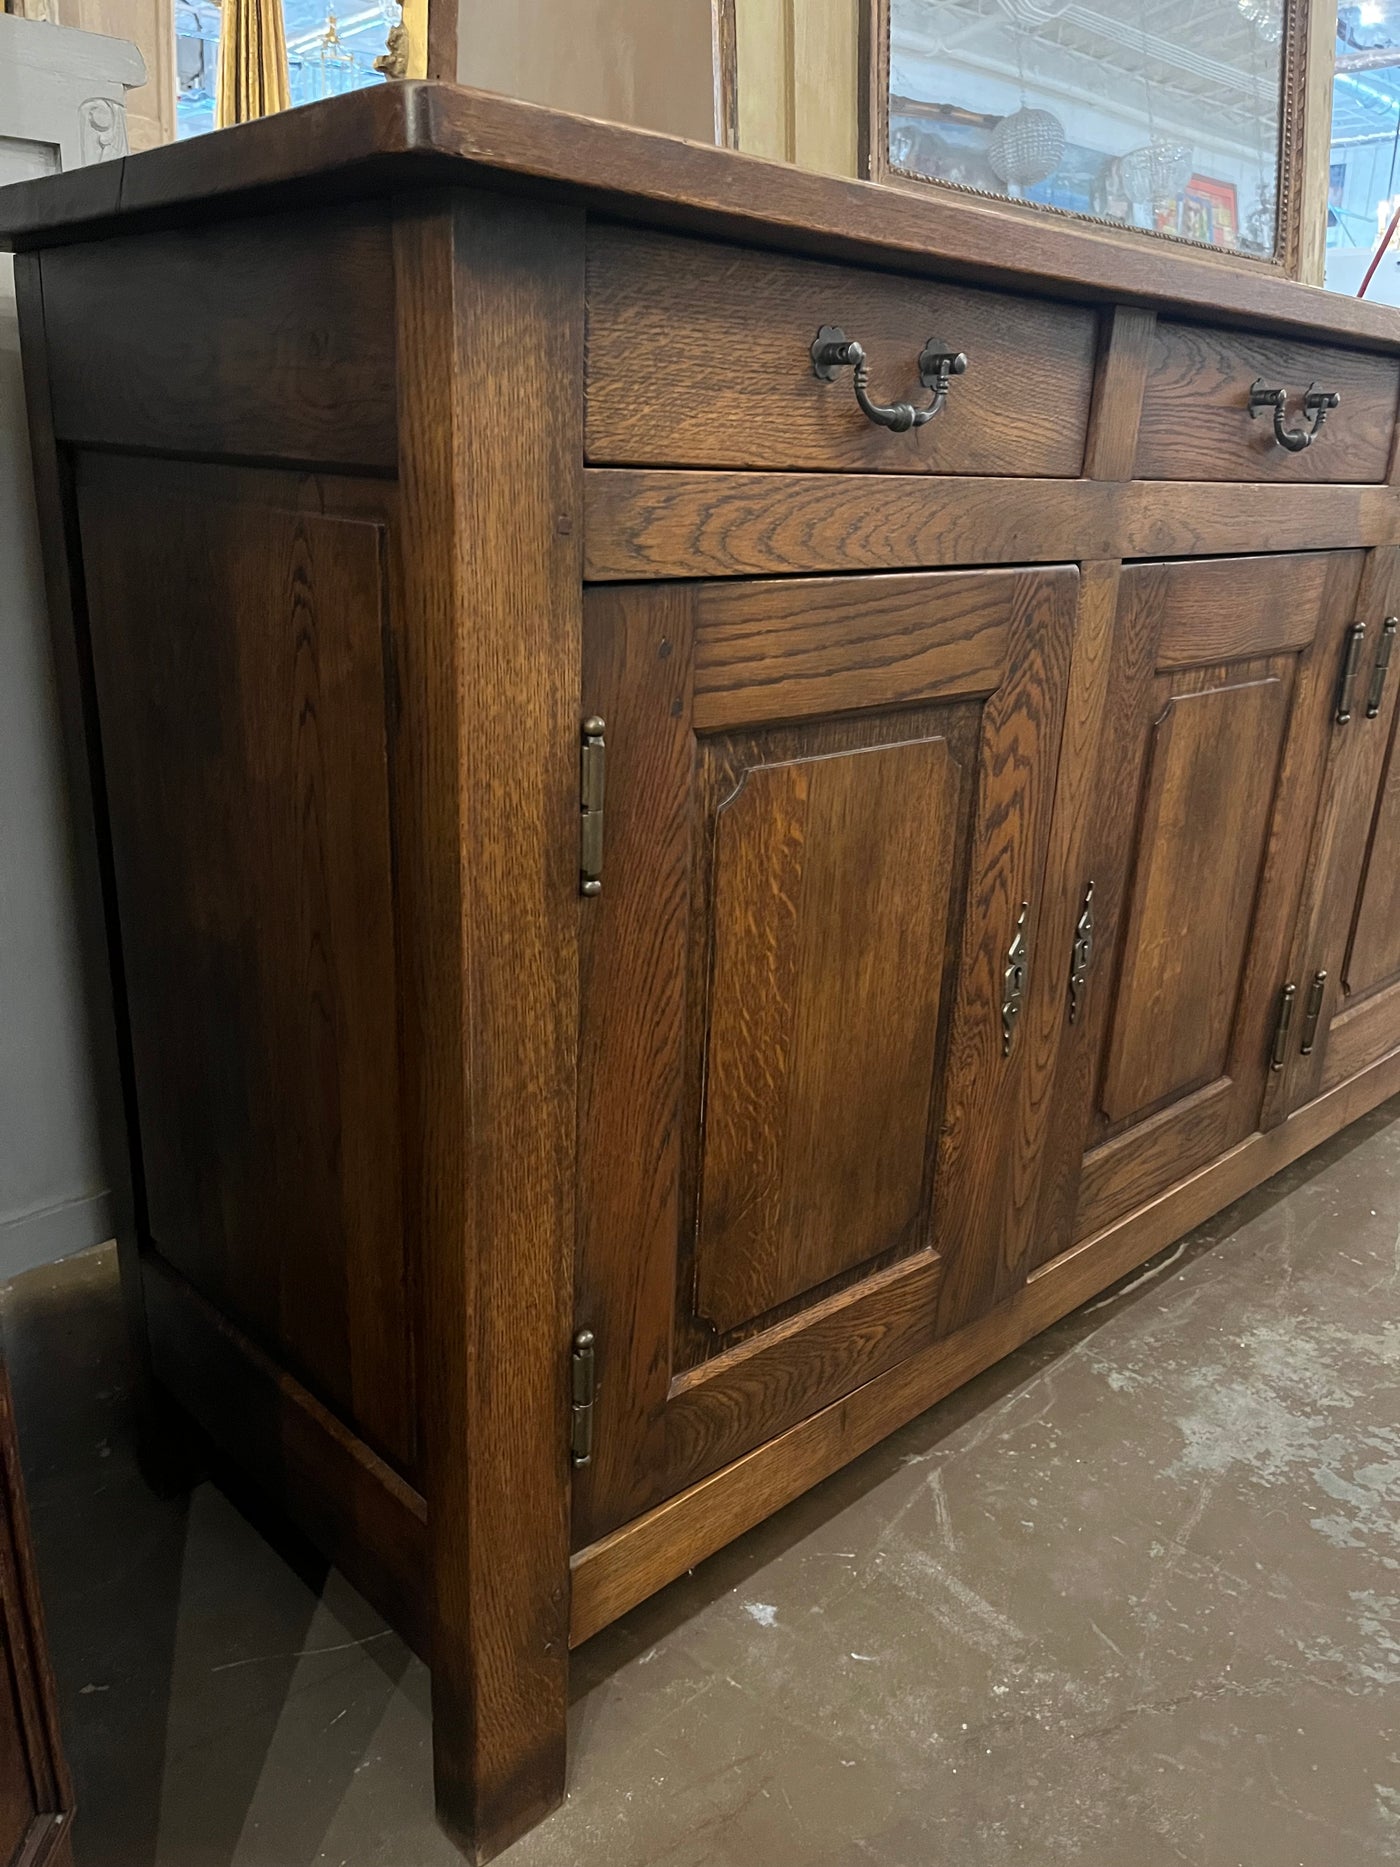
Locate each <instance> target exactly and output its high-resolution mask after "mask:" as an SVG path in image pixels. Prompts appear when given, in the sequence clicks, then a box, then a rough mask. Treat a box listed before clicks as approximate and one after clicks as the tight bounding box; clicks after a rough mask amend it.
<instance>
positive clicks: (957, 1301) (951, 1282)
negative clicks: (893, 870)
mask: <svg viewBox="0 0 1400 1867" xmlns="http://www.w3.org/2000/svg"><path fill="white" fill-rule="evenodd" d="M1078 584H1079V576H1078V572H1077V571H1074V570H1069V569H1056V570H1046V571H1041V572H1036V573H1033V572H1026V573H1024V574H1023V575H1022V577H1021V578H1020V580H1019V582H1018V589H1017V601H1016V604H1015V611H1014V619H1013V623H1012V629H1011V636H1010V641H1009V643H1008V653H1007V673H1006V679H1005V680H1004V681H1003V682H1002V684H1001V686H1000V687H999V688H998V689H997V691H996V692H995V693H994V694H993V695H992V696H991V697H990V698H989V699H988V701H987V704H986V706H985V708H984V709H983V714H982V745H981V753H980V759H979V768H978V800H977V817H976V821H975V825H974V830H973V839H972V847H971V853H970V860H969V879H968V909H967V913H966V915H965V918H964V921H963V931H962V950H961V957H960V963H959V970H958V983H957V996H956V999H955V1001H954V1005H953V1017H952V1028H951V1034H950V1036H949V1040H948V1051H949V1055H948V1064H947V1076H948V1085H949V1087H948V1096H947V1100H946V1102H945V1105H944V1110H943V1122H942V1128H941V1132H940V1135H939V1147H938V1162H937V1167H936V1170H935V1181H934V1187H935V1202H936V1210H937V1209H938V1206H939V1205H941V1223H940V1225H939V1227H938V1232H937V1236H938V1239H939V1248H940V1250H941V1251H942V1252H943V1254H944V1256H945V1257H946V1259H947V1272H946V1274H945V1276H944V1280H943V1286H942V1289H941V1291H940V1293H939V1307H938V1317H939V1327H940V1329H941V1330H944V1331H947V1330H949V1329H952V1328H956V1327H959V1326H960V1325H961V1324H962V1323H964V1322H967V1321H969V1320H970V1319H971V1318H972V1317H973V1316H974V1315H976V1314H978V1313H980V1312H981V1311H982V1310H985V1309H989V1308H991V1307H992V1305H993V1304H994V1303H996V1302H998V1301H1000V1300H1001V1299H1002V1298H1003V1297H1004V1296H1005V1295H1007V1294H1008V1292H1009V1291H1011V1290H1013V1289H1014V1288H1015V1287H1016V1285H1017V1284H1018V1283H1019V1282H1020V1281H1021V1279H1022V1278H1023V1277H1024V1275H1025V1271H1026V1268H1027V1264H1028V1261H1029V1254H1030V1251H1031V1246H1032V1240H1033V1237H1034V1226H1035V1201H1036V1193H1037V1189H1038V1186H1039V1178H1040V1171H1041V1166H1042V1160H1043V1149H1044V1142H1045V1136H1046V1132H1047V1122H1048V1114H1049V1106H1048V1090H1049V1087H1050V1084H1051V1082H1052V1080H1053V1073H1054V1072H1053V1063H1054V1047H1053V1046H1052V1045H1050V1044H1048V1043H1046V1042H1044V1041H1042V1037H1043V1034H1044V1033H1045V1032H1046V1031H1047V1029H1048V1027H1049V1024H1050V1021H1051V1014H1050V1011H1049V1004H1050V1002H1051V1001H1054V1000H1056V999H1057V998H1058V994H1057V993H1056V991H1055V986H1054V979H1055V967H1054V965H1053V963H1050V964H1047V963H1046V960H1045V956H1044V954H1043V953H1042V952H1041V940H1042V936H1043V933H1044V912H1045V857H1046V852H1047V849H1048V846H1049V835H1050V818H1051V810H1052V807H1053V803H1054V796H1055V775H1056V769H1057V766H1058V762H1059V755H1060V740H1061V734H1062V731H1063V726H1064V710H1065V702H1066V698H1067V694H1068V688H1069V669H1070V658H1071V652H1072V648H1073V640H1074V625H1075V612H1076V609H1077V603H1078ZM1023 905H1024V907H1025V919H1024V922H1022V921H1021V918H1020V916H1021V910H1022V907H1023ZM1018 929H1019V931H1020V932H1021V934H1022V937H1023V940H1024V947H1025V962H1026V967H1027V974H1026V988H1025V993H1024V1004H1023V1009H1022V1012H1021V1017H1022V1019H1023V1020H1024V1023H1023V1024H1018V1026H1017V1027H1016V1029H1015V1032H1014V1035H1013V1038H1012V1041H1011V1043H1010V1045H1009V1048H1008V1046H1007V1045H1006V1043H1005V1025H1004V1021H1003V1015H1002V1004H1003V999H1004V996H1005V992H1006V974H1007V967H1008V962H1009V959H1010V949H1011V944H1012V941H1013V939H1014V938H1015V936H1016V934H1017V932H1018Z"/></svg>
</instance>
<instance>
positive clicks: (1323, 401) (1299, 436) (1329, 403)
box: [1249, 376, 1342, 454]
mask: <svg viewBox="0 0 1400 1867" xmlns="http://www.w3.org/2000/svg"><path fill="white" fill-rule="evenodd" d="M1341 399H1342V398H1341V396H1340V395H1338V393H1337V391H1336V390H1335V389H1319V388H1318V386H1317V384H1316V383H1315V382H1310V383H1309V384H1308V387H1307V390H1306V392H1305V394H1304V396H1303V413H1304V415H1311V417H1312V426H1311V427H1310V428H1289V427H1286V426H1285V425H1284V413H1285V410H1286V409H1287V406H1288V391H1287V390H1286V389H1270V388H1269V386H1268V384H1267V383H1266V382H1265V381H1264V378H1263V377H1262V376H1256V377H1255V378H1254V381H1253V382H1252V383H1251V384H1250V385H1249V415H1250V419H1251V421H1252V420H1254V419H1256V418H1257V417H1258V416H1259V415H1260V414H1261V413H1262V411H1263V410H1264V409H1266V408H1267V409H1272V410H1273V416H1274V439H1275V440H1276V441H1277V442H1278V444H1279V446H1280V447H1283V448H1286V449H1287V450H1288V452H1289V453H1290V454H1301V453H1302V451H1303V449H1304V448H1305V447H1311V446H1312V444H1313V442H1314V441H1315V440H1316V439H1317V437H1318V435H1319V434H1321V432H1322V424H1323V422H1324V421H1326V419H1327V417H1328V415H1329V414H1330V413H1331V411H1332V410H1333V409H1334V408H1336V407H1337V406H1338V404H1339V403H1340V402H1341Z"/></svg>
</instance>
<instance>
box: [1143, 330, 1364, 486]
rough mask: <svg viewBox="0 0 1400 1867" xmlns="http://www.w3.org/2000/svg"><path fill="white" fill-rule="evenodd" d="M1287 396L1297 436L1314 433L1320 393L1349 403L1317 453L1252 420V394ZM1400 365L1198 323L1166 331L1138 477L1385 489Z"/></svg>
mask: <svg viewBox="0 0 1400 1867" xmlns="http://www.w3.org/2000/svg"><path fill="white" fill-rule="evenodd" d="M1256 382H1259V383H1260V384H1261V385H1262V386H1263V387H1264V388H1268V389H1283V390H1285V391H1286V392H1287V400H1286V404H1285V408H1284V412H1283V425H1284V428H1285V430H1286V432H1288V433H1290V434H1297V433H1300V432H1302V433H1306V432H1307V431H1308V430H1309V429H1310V428H1311V426H1312V421H1311V418H1310V417H1308V416H1307V415H1306V414H1305V411H1304V407H1303V398H1304V396H1305V395H1306V393H1307V391H1308V389H1309V388H1310V387H1311V386H1312V385H1314V384H1316V386H1317V388H1318V389H1320V390H1324V391H1335V392H1336V393H1337V394H1338V395H1339V396H1340V397H1341V400H1340V403H1339V404H1338V406H1337V408H1336V409H1335V410H1333V411H1331V412H1330V413H1328V414H1327V415H1326V417H1325V419H1324V423H1323V426H1322V427H1321V429H1319V430H1318V432H1317V435H1316V437H1315V438H1314V439H1313V441H1312V442H1311V444H1310V445H1308V446H1306V447H1302V448H1299V449H1298V451H1297V452H1290V451H1289V449H1288V447H1287V446H1286V445H1285V444H1284V443H1283V442H1281V441H1280V440H1279V438H1278V436H1277V435H1276V433H1275V429H1274V415H1273V411H1272V409H1270V408H1267V407H1261V408H1260V409H1259V411H1258V412H1257V413H1256V414H1254V415H1251V414H1250V408H1249V403H1250V392H1251V389H1252V387H1253V385H1254V384H1255V383H1256ZM1397 388H1400V360H1397V359H1396V358H1394V357H1382V356H1368V355H1366V354H1364V353H1362V352H1359V351H1355V350H1338V349H1335V348H1333V347H1332V346H1331V345H1329V344H1305V343H1294V342H1292V341H1290V340H1288V339H1286V338H1278V337H1255V336H1252V335H1249V334H1247V333H1245V332H1242V331H1215V330H1210V329H1209V328H1208V327H1206V326H1204V325H1198V324H1172V323H1166V322H1163V323H1160V324H1159V325H1158V326H1157V330H1156V334H1155V337H1154V341H1153V348H1152V356H1151V361H1150V363H1149V366H1148V372H1147V386H1146V389H1145V391H1144V394H1143V403H1142V426H1141V428H1140V430H1139V433H1138V450H1137V462H1136V467H1135V472H1136V476H1137V478H1139V479H1143V480H1260V481H1267V480H1343V481H1349V482H1351V483H1353V484H1355V483H1358V482H1362V481H1368V480H1370V481H1377V480H1383V479H1384V478H1385V476H1386V470H1387V467H1388V465H1389V462H1390V443H1391V435H1392V433H1393V431H1394V428H1395V398H1396V390H1397Z"/></svg>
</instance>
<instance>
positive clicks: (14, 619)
mask: <svg viewBox="0 0 1400 1867" xmlns="http://www.w3.org/2000/svg"><path fill="white" fill-rule="evenodd" d="M142 70H143V68H142V67H141V61H140V58H139V56H138V55H136V54H135V53H134V51H133V48H131V47H129V46H127V45H125V44H124V43H122V42H121V41H118V40H112V39H101V38H97V37H96V36H95V35H93V34H91V33H81V32H69V31H68V30H67V29H66V28H60V27H56V26H44V25H38V24H36V23H35V22H33V21H29V20H21V19H18V18H13V17H10V16H4V15H0V183H3V182H6V181H12V180H19V179H21V178H24V177H26V176H29V175H34V174H42V173H45V172H46V171H48V170H52V169H56V168H59V167H70V166H72V164H73V162H74V161H75V160H83V159H85V158H86V159H91V158H92V157H93V156H94V155H99V154H110V153H114V149H113V136H112V131H113V122H114V119H113V117H112V115H111V113H110V111H107V112H104V111H103V110H102V109H101V108H98V109H96V110H95V109H94V105H95V104H98V105H100V100H101V99H102V97H103V96H104V95H105V96H106V97H107V98H108V99H109V100H110V99H112V98H115V99H118V100H119V99H120V98H121V97H122V94H123V92H122V87H123V84H124V83H127V82H130V80H131V78H132V77H133V75H134V74H136V73H142ZM118 114H119V113H118ZM73 774H74V765H73V749H72V748H65V743H64V739H63V735H62V734H61V732H60V729H59V713H58V701H57V693H56V689H55V679H54V668H53V659H52V654H51V650H50V642H49V627H48V619H47V613H46V609H45V603H44V583H43V575H42V570H41V566H40V559H39V540H38V531H37V525H36V520H35V514H34V500H33V494H32V491H31V479H30V461H29V444H28V436H27V423H26V418H25V405H24V389H23V384H22V379H21V373H20V357H19V337H18V332H17V329H16V321H15V309H14V289H13V280H12V266H11V262H10V261H9V259H8V258H6V257H4V256H3V255H0V1281H3V1280H4V1279H6V1278H9V1277H13V1276H14V1275H15V1274H16V1273H17V1272H19V1271H22V1270H27V1269H29V1268H31V1267H32V1266H34V1265H36V1264H41V1263H45V1262H47V1261H49V1260H51V1259H53V1258H58V1257H63V1256H65V1255H66V1254H67V1253H69V1252H71V1251H80V1250H82V1249H83V1248H84V1247H86V1246H88V1245H93V1244H98V1243H100V1242H101V1241H102V1240H103V1239H105V1238H110V1237H111V1236H112V1233H113V1230H114V1224H115V1221H114V1214H113V1200H112V1193H111V1186H112V1183H113V1178H114V1175H116V1174H118V1173H119V1162H120V1160H121V1157H122V1146H121V1139H120V1137H121V1125H120V1118H119V1114H118V1106H119V1103H118V1096H117V1093H116V1080H117V1079H116V1069H115V1062H114V1043H113V1036H112V1028H111V1006H110V998H109V994H108V990H107V975H106V958H105V951H104V943H103V938H102V932H101V916H100V909H99V906H98V899H99V897H98V890H97V877H96V865H95V858H94V853H93V838H92V830H91V823H90V819H89V816H88V813H87V808H86V798H85V785H83V787H82V789H81V790H80V789H79V784H78V781H77V778H74V776H73ZM77 774H78V778H80V777H81V764H80V763H79V764H78V766H77ZM70 780H72V782H71V789H72V792H73V796H72V797H71V798H70Z"/></svg>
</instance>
